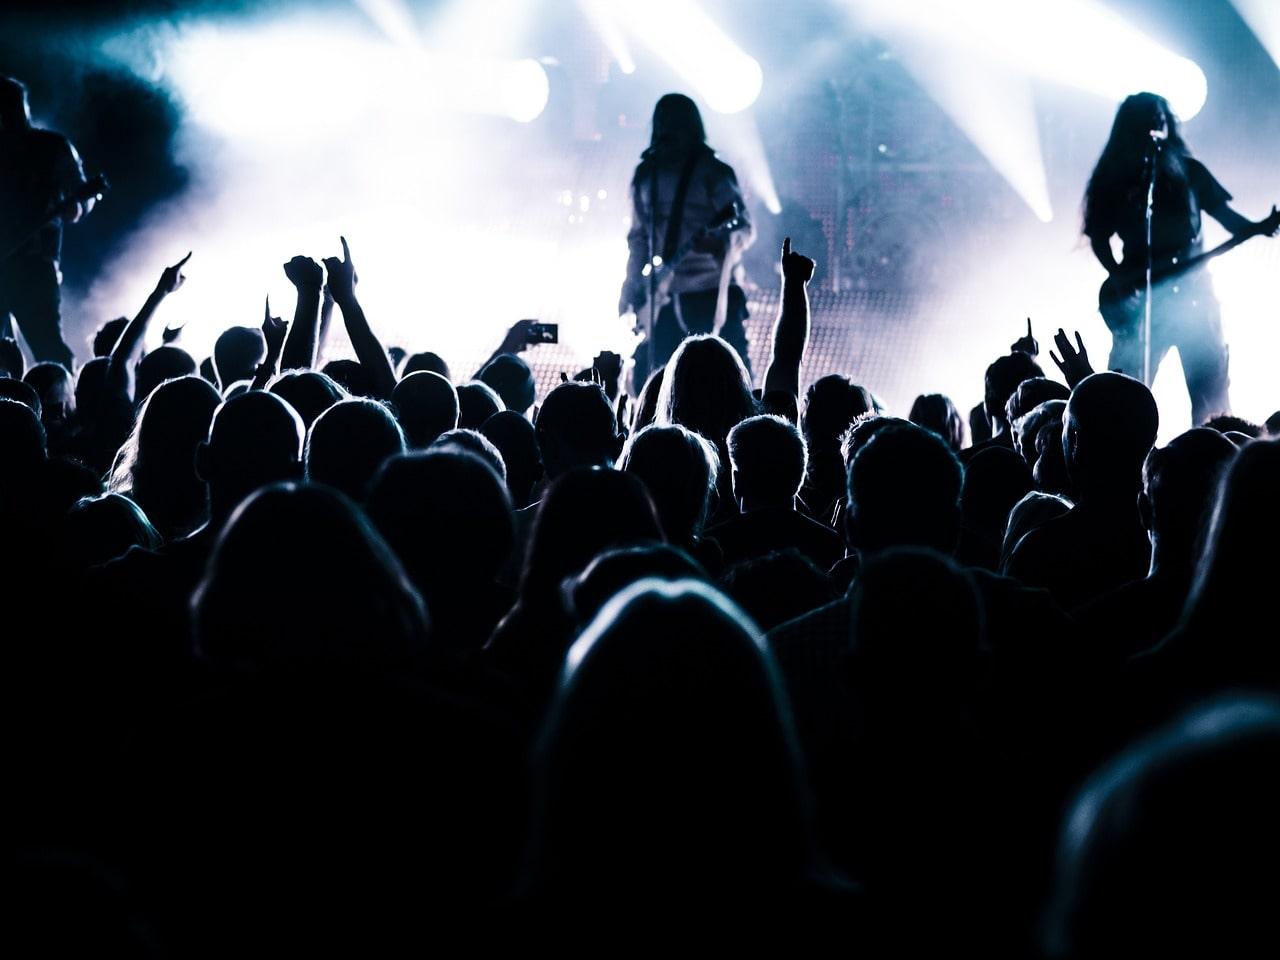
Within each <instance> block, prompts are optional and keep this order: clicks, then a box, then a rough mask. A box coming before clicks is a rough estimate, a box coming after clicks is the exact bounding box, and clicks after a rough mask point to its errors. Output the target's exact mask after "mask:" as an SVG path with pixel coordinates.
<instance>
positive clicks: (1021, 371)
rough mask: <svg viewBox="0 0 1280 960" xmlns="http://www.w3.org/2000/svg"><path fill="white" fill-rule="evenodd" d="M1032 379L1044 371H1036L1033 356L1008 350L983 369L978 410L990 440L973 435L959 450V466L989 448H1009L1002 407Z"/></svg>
mask: <svg viewBox="0 0 1280 960" xmlns="http://www.w3.org/2000/svg"><path fill="white" fill-rule="evenodd" d="M1033 378H1039V379H1043V378H1044V371H1043V370H1041V369H1040V364H1038V363H1036V361H1035V359H1034V358H1033V357H1030V356H1028V355H1027V354H1025V353H1023V352H1022V351H1020V350H1014V351H1011V352H1010V353H1008V354H1006V355H1005V356H1003V357H999V358H997V359H996V360H995V362H993V363H992V364H991V366H989V367H987V372H986V375H985V377H984V378H983V394H982V397H983V399H982V409H983V412H984V413H985V414H986V418H987V424H988V426H989V427H990V437H989V438H988V439H985V440H981V441H979V440H978V439H977V437H976V435H975V438H974V442H973V446H971V447H969V448H967V449H965V450H962V451H960V462H961V463H968V462H969V460H970V459H972V458H973V457H974V456H976V455H977V454H978V453H980V452H981V451H983V450H985V449H986V448H987V447H989V446H992V445H995V446H1002V447H1012V446H1013V432H1012V430H1011V429H1010V427H1011V424H1010V423H1009V421H1008V419H1007V416H1008V415H1007V413H1006V412H1005V407H1006V406H1007V404H1008V403H1009V398H1010V397H1012V396H1013V393H1014V391H1015V390H1017V389H1018V387H1019V386H1020V385H1021V384H1022V381H1024V380H1031V379H1033Z"/></svg>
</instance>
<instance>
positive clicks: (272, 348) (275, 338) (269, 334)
mask: <svg viewBox="0 0 1280 960" xmlns="http://www.w3.org/2000/svg"><path fill="white" fill-rule="evenodd" d="M288 329H289V325H288V324H287V323H285V322H284V320H282V319H281V318H280V317H273V316H272V315H271V298H270V297H267V303H266V307H265V308H264V309H263V311H262V336H263V339H264V340H266V341H267V356H269V357H276V356H279V355H280V351H281V349H283V347H284V335H285V333H286V332H287V331H288Z"/></svg>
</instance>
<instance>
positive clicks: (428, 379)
mask: <svg viewBox="0 0 1280 960" xmlns="http://www.w3.org/2000/svg"><path fill="white" fill-rule="evenodd" d="M391 402H392V403H393V404H394V405H395V408H396V417H397V418H398V419H399V421H400V426H401V428H402V429H403V430H404V436H405V440H406V441H407V442H408V444H409V446H410V447H413V448H415V449H421V448H423V447H427V446H430V445H431V443H432V442H434V441H435V439H436V437H438V436H440V434H442V433H445V432H446V431H448V430H452V429H454V428H455V427H456V426H457V425H458V392H457V391H456V390H455V389H454V388H453V384H451V383H450V382H449V381H448V380H446V379H445V378H444V377H442V376H441V375H440V374H438V373H431V372H428V371H425V370H423V371H419V372H417V373H410V374H408V375H407V376H406V377H405V378H404V379H403V380H401V381H400V382H399V383H397V384H396V386H395V389H394V390H393V391H392V392H391Z"/></svg>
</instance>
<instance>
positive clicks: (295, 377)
mask: <svg viewBox="0 0 1280 960" xmlns="http://www.w3.org/2000/svg"><path fill="white" fill-rule="evenodd" d="M267 389H268V390H270V391H271V392H272V393H274V394H275V395H276V396H277V397H280V398H281V399H282V400H284V401H285V403H287V404H289V406H291V407H293V409H294V410H296V411H297V413H298V416H300V417H301V418H302V423H303V425H304V426H305V427H306V428H307V429H308V430H309V429H311V425H312V424H313V423H315V422H316V419H317V418H318V417H319V416H320V414H322V413H324V412H325V411H326V410H328V409H329V408H330V407H332V406H333V405H334V404H335V403H338V402H340V401H342V400H345V399H346V398H347V397H348V396H350V394H348V393H347V391H345V390H343V389H342V387H340V386H339V385H338V383H337V382H336V381H335V380H333V379H332V378H331V377H328V376H326V375H325V374H323V373H320V372H318V371H316V370H288V371H286V372H284V373H282V374H280V376H278V377H276V378H275V379H274V380H272V381H271V385H270V386H269V387H268V388H267Z"/></svg>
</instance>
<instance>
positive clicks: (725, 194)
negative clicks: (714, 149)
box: [711, 167, 756, 256]
mask: <svg viewBox="0 0 1280 960" xmlns="http://www.w3.org/2000/svg"><path fill="white" fill-rule="evenodd" d="M724 169H725V171H726V175H725V176H723V177H719V178H717V179H716V182H715V183H714V184H713V185H712V188H711V206H712V209H713V210H716V211H720V210H723V209H724V208H725V207H728V206H730V205H733V206H736V207H737V209H738V210H739V211H740V213H741V217H742V226H741V227H739V228H738V229H737V230H735V231H734V232H733V233H732V234H731V235H730V243H731V244H732V246H731V247H730V251H729V252H730V254H731V255H735V256H741V255H742V254H743V253H745V252H746V251H747V250H748V249H750V247H751V245H752V244H754V243H755V242H756V225H755V224H754V223H752V222H751V214H750V213H749V212H748V211H747V203H746V201H745V200H744V199H743V198H742V190H741V188H739V186H738V178H737V177H736V176H735V175H734V173H733V171H732V170H731V169H729V168H728V167H725V168H724Z"/></svg>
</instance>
